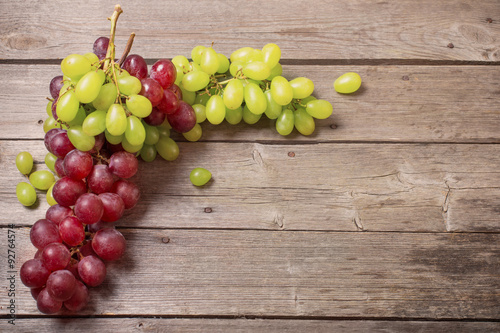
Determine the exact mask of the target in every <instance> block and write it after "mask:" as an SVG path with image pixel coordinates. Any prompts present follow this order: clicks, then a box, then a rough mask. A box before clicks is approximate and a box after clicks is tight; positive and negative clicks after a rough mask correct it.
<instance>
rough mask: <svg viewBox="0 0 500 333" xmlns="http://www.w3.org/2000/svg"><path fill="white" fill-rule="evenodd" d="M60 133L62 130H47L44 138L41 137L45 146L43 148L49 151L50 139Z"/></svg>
mask: <svg viewBox="0 0 500 333" xmlns="http://www.w3.org/2000/svg"><path fill="white" fill-rule="evenodd" d="M61 132H64V130H62V129H60V128H53V129H51V130H49V131H48V132H47V133H45V136H44V137H43V143H44V144H45V148H47V150H48V151H51V150H50V140H52V137H54V136H55V135H56V134H59V133H61Z"/></svg>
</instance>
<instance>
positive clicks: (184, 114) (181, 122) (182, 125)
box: [167, 101, 196, 133]
mask: <svg viewBox="0 0 500 333" xmlns="http://www.w3.org/2000/svg"><path fill="white" fill-rule="evenodd" d="M167 120H168V122H169V124H170V126H172V129H173V130H175V131H177V132H179V133H185V132H189V131H190V130H191V129H192V128H193V127H194V125H196V113H195V112H194V110H193V108H192V106H191V105H189V104H188V103H186V102H184V101H179V107H178V108H177V111H175V113H172V114H167Z"/></svg>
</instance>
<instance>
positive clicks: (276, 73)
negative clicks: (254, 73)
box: [267, 63, 283, 81]
mask: <svg viewBox="0 0 500 333" xmlns="http://www.w3.org/2000/svg"><path fill="white" fill-rule="evenodd" d="M281 74H283V67H282V66H281V64H280V63H277V64H276V66H274V67H273V68H271V74H269V76H268V77H267V80H269V81H272V80H273V79H274V78H275V77H276V76H281Z"/></svg>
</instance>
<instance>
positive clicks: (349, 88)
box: [333, 72, 361, 94]
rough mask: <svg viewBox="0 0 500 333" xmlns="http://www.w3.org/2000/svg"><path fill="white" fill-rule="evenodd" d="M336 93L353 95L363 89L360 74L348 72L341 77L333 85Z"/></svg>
mask: <svg viewBox="0 0 500 333" xmlns="http://www.w3.org/2000/svg"><path fill="white" fill-rule="evenodd" d="M333 87H334V88H335V91H336V92H338V93H341V94H352V93H353V92H356V91H357V90H358V89H359V87H361V77H360V76H359V74H358V73H354V72H348V73H345V74H342V75H341V76H339V77H338V78H337V79H336V80H335V82H334V83H333Z"/></svg>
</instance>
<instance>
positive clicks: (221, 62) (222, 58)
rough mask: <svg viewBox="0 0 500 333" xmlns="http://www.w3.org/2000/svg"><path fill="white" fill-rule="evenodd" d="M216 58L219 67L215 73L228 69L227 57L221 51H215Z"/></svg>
mask: <svg viewBox="0 0 500 333" xmlns="http://www.w3.org/2000/svg"><path fill="white" fill-rule="evenodd" d="M217 58H218V59H219V68H217V73H220V74H223V73H225V72H227V70H228V69H229V59H227V57H226V56H225V55H223V54H222V53H217Z"/></svg>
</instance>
